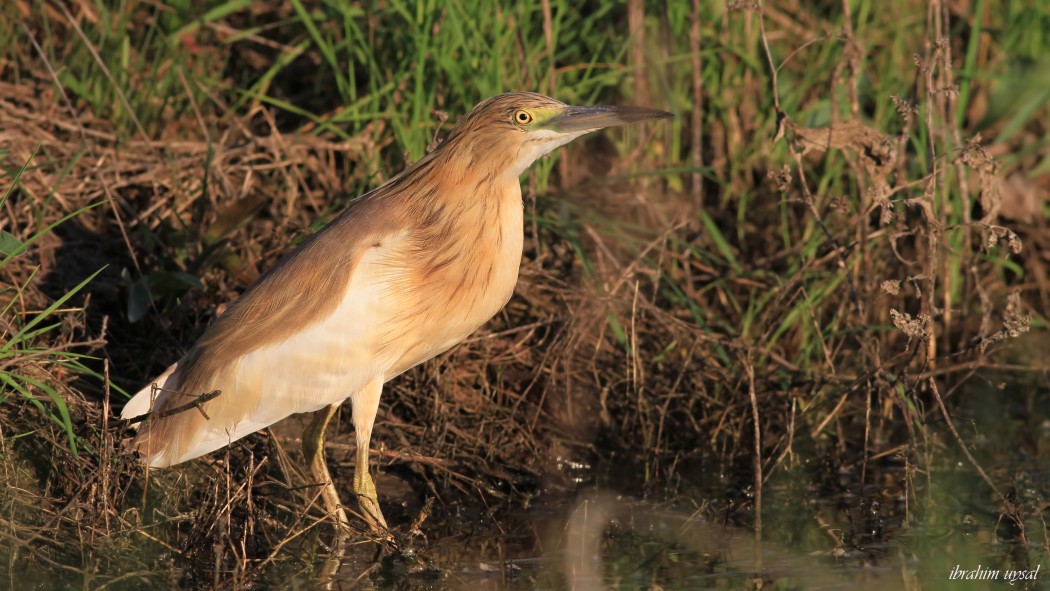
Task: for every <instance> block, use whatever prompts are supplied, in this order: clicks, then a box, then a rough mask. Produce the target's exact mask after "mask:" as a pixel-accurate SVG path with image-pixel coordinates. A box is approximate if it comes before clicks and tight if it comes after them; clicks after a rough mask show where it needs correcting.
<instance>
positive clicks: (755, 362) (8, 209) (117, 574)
mask: <svg viewBox="0 0 1050 591" xmlns="http://www.w3.org/2000/svg"><path fill="white" fill-rule="evenodd" d="M1048 56H1050V9H1048V8H1047V7H1046V6H1045V5H1044V3H1043V2H1041V1H1040V0H1027V1H1026V0H929V1H920V0H842V1H831V0H828V1H816V2H802V1H800V0H784V1H778V2H765V3H762V2H747V1H741V2H719V1H712V0H681V1H678V0H668V1H664V2H655V1H643V0H628V1H626V2H585V3H583V4H582V5H581V4H580V3H576V2H566V1H559V0H542V1H540V2H535V3H495V2H490V1H486V0H451V1H449V2H434V1H426V0H424V1H421V2H402V1H400V0H388V1H375V2H350V1H348V0H290V1H288V2H276V1H262V2H253V1H250V0H228V1H225V2H222V1H209V2H203V3H200V2H190V1H189V0H174V1H171V2H167V3H164V2H159V1H155V0H125V1H116V0H108V1H107V0H76V1H70V2H62V1H43V0H40V1H37V0H14V1H12V2H6V3H4V4H3V7H2V8H0V195H3V201H2V206H0V310H2V315H0V334H2V335H3V343H2V344H0V477H2V478H3V480H4V481H5V482H4V485H3V486H2V490H3V492H0V530H2V534H0V548H3V550H2V551H0V556H3V557H4V560H2V561H0V573H3V575H4V579H5V580H7V581H8V582H9V585H10V586H11V587H12V588H24V587H23V586H22V585H23V584H37V585H38V586H39V587H41V588H50V587H51V586H52V585H53V586H55V587H56V588H57V587H64V586H66V585H75V586H80V587H84V588H102V587H114V588H139V587H141V586H142V585H143V584H149V585H151V586H154V587H164V586H171V587H191V588H196V587H238V586H241V585H244V584H249V583H254V584H266V583H267V582H271V581H282V580H286V579H285V578H283V577H293V578H294V577H295V576H299V575H300V574H301V573H304V572H305V573H309V572H311V571H312V570H313V569H314V568H315V565H314V562H313V560H314V559H313V558H312V556H314V554H316V552H317V550H316V549H317V547H318V545H319V544H320V545H322V546H323V543H324V535H323V531H324V528H323V527H317V524H318V523H319V520H320V515H319V513H318V511H317V510H314V511H313V512H312V513H311V512H308V511H307V510H306V509H305V508H304V507H305V506H306V504H305V503H304V500H309V499H310V489H309V487H306V486H305V481H304V479H303V477H302V475H301V474H300V473H299V471H298V469H297V466H296V457H297V454H298V444H297V442H296V441H295V437H296V435H297V432H296V431H295V430H294V429H293V428H289V427H277V428H275V429H273V430H271V431H268V432H265V433H261V434H258V435H255V436H252V437H250V438H248V439H246V440H244V441H243V442H239V443H238V444H237V445H235V446H233V447H232V448H231V449H229V450H228V451H227V452H225V454H220V453H217V454H213V456H214V457H213V458H212V461H197V462H193V463H191V464H189V465H187V466H185V467H180V468H177V469H173V470H169V471H163V472H159V473H148V474H147V473H145V471H144V470H143V469H142V468H141V467H140V466H139V465H138V464H137V463H136V462H135V461H134V459H133V458H130V457H128V454H127V452H126V451H125V450H124V448H123V446H122V445H121V441H122V439H124V438H126V437H127V435H128V434H127V431H126V427H125V426H124V425H122V424H121V423H120V421H116V420H114V419H113V417H114V416H115V414H117V413H118V412H119V407H120V405H121V404H122V402H123V400H125V397H126V395H127V393H128V392H133V391H135V390H137V389H138V388H140V387H141V386H142V384H144V383H146V382H147V381H148V380H149V379H150V378H151V377H153V376H155V375H156V374H157V373H159V372H160V371H161V370H162V369H163V368H164V367H166V366H167V365H168V364H170V363H171V362H172V361H174V360H175V359H177V358H178V357H179V356H180V354H181V352H182V351H184V350H185V349H186V347H187V346H188V345H190V344H191V343H192V342H193V340H194V339H195V337H196V336H197V335H199V334H200V333H201V331H202V330H203V329H204V328H205V327H206V326H207V325H208V323H209V322H210V321H211V320H212V319H213V318H215V317H216V316H217V315H218V314H220V313H221V312H222V309H223V306H224V305H226V303H228V302H229V301H231V300H233V299H234V298H236V296H237V294H238V293H240V292H241V291H243V289H244V288H245V287H246V286H247V285H249V284H250V283H251V281H252V280H253V279H254V278H255V277H257V276H258V274H259V273H260V272H261V271H264V270H265V269H267V268H268V267H269V266H271V265H272V264H274V263H275V262H276V261H277V260H278V259H279V258H280V256H281V255H282V254H283V253H285V252H287V251H288V250H290V249H291V248H292V247H294V245H295V244H297V243H298V242H299V241H301V240H302V239H303V238H304V237H306V236H308V235H310V233H311V232H313V231H315V230H317V229H318V228H320V227H321V226H322V225H323V224H324V223H325V221H326V220H328V219H331V217H332V216H333V215H334V214H335V213H337V212H338V211H340V210H341V208H343V207H344V206H345V205H346V204H347V203H349V202H350V201H351V200H352V199H353V198H354V196H356V195H359V194H361V193H363V192H364V191H366V190H367V189H368V188H370V187H374V186H376V185H378V184H379V183H381V182H383V181H384V180H386V179H388V178H390V177H391V176H392V175H394V174H396V173H397V172H398V171H399V170H401V169H402V168H403V167H404V166H405V165H406V164H407V163H410V162H412V161H414V160H417V159H419V158H420V157H421V156H422V155H424V154H425V153H426V151H427V150H428V149H430V148H432V147H433V146H434V145H435V144H436V142H439V141H440V140H441V138H442V137H443V136H444V135H445V134H447V132H448V131H449V129H451V127H452V125H453V124H454V123H455V121H456V119H457V117H459V116H461V115H462V114H464V113H466V112H467V111H469V109H470V108H471V107H472V106H473V105H474V104H476V103H477V102H479V101H481V100H483V99H484V98H487V97H489V96H492V95H494V94H497V93H500V92H504V91H509V90H532V91H537V92H541V93H544V94H548V95H551V96H555V97H557V98H559V99H560V100H563V101H565V102H567V103H576V104H597V103H623V104H639V105H646V106H652V107H658V108H663V109H666V110H669V111H672V112H674V113H676V115H677V117H676V118H675V119H674V120H672V121H671V122H669V123H666V124H661V125H652V126H645V127H640V128H637V129H630V130H625V131H617V132H610V133H603V134H600V135H597V136H595V137H590V138H589V139H587V140H585V141H579V142H577V143H575V144H573V145H570V146H568V147H567V148H565V149H562V150H561V151H560V152H559V153H558V154H556V155H555V156H553V157H552V158H550V159H547V160H544V161H542V162H539V163H537V165H536V166H534V167H533V168H532V170H530V172H529V173H528V174H527V175H526V176H525V177H523V181H522V182H523V188H524V189H525V191H524V192H525V195H526V197H525V204H524V205H525V210H526V234H527V236H526V250H525V255H524V257H523V261H522V273H521V280H520V283H519V286H518V290H517V292H516V295H515V297H514V298H513V300H512V301H511V302H510V304H509V305H508V306H507V308H506V309H505V310H504V311H503V312H502V313H501V314H500V315H499V316H498V317H497V318H496V319H494V320H493V321H492V322H490V323H489V324H488V325H486V326H485V327H484V328H483V329H482V330H481V331H479V333H478V334H476V335H475V336H473V337H471V338H470V339H469V340H468V342H467V343H466V344H464V345H462V346H460V347H457V348H455V349H454V350H453V351H451V352H449V353H447V354H445V355H443V356H441V357H440V358H438V359H436V360H434V361H432V362H430V363H427V364H426V365H425V366H423V367H420V368H417V369H416V370H413V371H412V372H410V373H409V374H407V375H406V376H403V377H401V378H399V379H398V380H396V381H395V382H394V383H392V384H391V386H392V387H391V388H390V389H389V390H388V391H387V393H386V395H385V402H384V405H383V408H382V409H381V411H380V417H379V419H378V421H377V431H376V434H375V436H374V440H375V446H376V448H377V449H376V451H375V454H376V456H377V458H376V459H377V460H378V461H379V464H380V468H379V472H380V474H379V482H378V486H379V490H380V496H381V500H383V501H384V502H389V503H390V504H391V508H390V509H389V510H388V513H387V515H388V517H392V520H393V522H395V523H398V524H402V527H405V528H408V526H409V525H410V524H413V523H416V522H417V521H418V520H419V519H420V518H423V517H425V518H427V519H428V521H427V522H426V524H425V525H424V527H423V529H424V530H427V531H428V532H429V534H430V537H431V540H432V541H433V540H434V539H438V540H440V539H442V538H443V537H450V538H454V539H457V540H459V541H460V542H462V543H463V544H464V547H466V548H469V549H468V550H465V551H464V553H463V555H462V557H463V559H464V560H468V561H474V562H476V561H477V560H479V559H489V560H502V559H504V558H507V557H508V556H511V555H514V556H519V557H520V556H529V555H536V554H538V553H539V550H538V549H537V548H538V546H537V543H536V542H535V540H534V538H535V537H536V536H534V535H533V534H532V530H531V529H530V528H531V527H532V526H530V525H528V524H525V525H522V522H521V521H520V520H521V517H520V514H521V513H522V512H523V511H524V510H525V508H527V507H529V506H534V504H535V502H536V499H540V500H542V501H544V504H547V505H549V506H558V505H559V504H564V505H565V506H568V505H569V504H570V503H571V501H572V500H573V499H575V498H576V497H577V495H579V494H580V493H581V491H589V490H594V489H606V488H609V489H613V490H615V491H617V492H619V493H623V494H625V495H626V496H627V497H628V498H631V499H634V500H635V501H636V502H639V503H643V502H644V503H645V506H646V507H652V506H659V507H662V508H670V509H669V510H673V511H682V512H685V514H687V515H697V516H706V517H710V518H712V519H714V520H715V521H721V522H723V523H727V524H735V525H739V526H742V527H745V528H748V529H750V530H751V531H754V532H756V533H757V534H758V536H759V537H760V538H762V537H763V536H764V539H765V540H769V541H773V542H776V543H778V544H782V545H785V546H791V545H794V546H796V547H798V548H804V549H807V550H812V551H815V552H821V553H823V554H822V555H828V556H835V557H837V560H840V561H842V562H843V563H844V564H847V565H850V566H853V567H856V566H858V565H863V566H871V565H875V566H878V565H880V564H883V563H884V562H885V561H887V560H890V559H891V558H892V556H899V555H901V554H906V553H908V552H912V553H918V554H920V555H923V556H925V555H926V554H925V553H929V552H937V551H941V552H942V553H946V556H945V555H942V557H945V560H947V561H952V560H954V562H953V564H954V563H958V562H959V561H958V558H957V555H955V556H952V555H951V552H952V551H953V550H950V549H956V550H957V549H958V547H957V546H956V545H955V544H954V541H955V540H956V538H954V537H950V536H951V534H949V533H945V532H955V533H958V532H960V531H961V532H963V533H974V532H976V535H977V539H979V540H982V541H987V540H988V537H987V536H992V537H994V539H995V540H997V541H999V542H1005V543H1004V544H1002V545H1001V546H996V548H997V550H995V551H994V552H992V554H991V555H992V556H993V557H994V558H995V560H998V561H999V562H1000V563H1002V564H1005V565H1009V566H1013V567H1015V568H1023V567H1030V568H1034V565H1036V564H1039V563H1040V561H1041V560H1042V561H1043V562H1045V560H1044V559H1046V558H1047V557H1050V553H1048V552H1050V551H1048V550H1047V548H1048V547H1050V543H1047V529H1046V525H1045V515H1046V511H1047V507H1048V506H1050V503H1048V502H1047V499H1048V495H1047V490H1048V488H1050V484H1048V480H1047V472H1046V466H1047V465H1048V463H1047V454H1048V453H1050V434H1048V431H1047V425H1050V412H1048V410H1047V409H1048V408H1050V405H1048V395H1050V373H1048V369H1050V362H1048V359H1050V340H1048V338H1047V337H1048V335H1047V332H1046V316H1047V310H1050V278H1048V263H1050V254H1048V253H1050V228H1048V225H1047V221H1048V213H1050V201H1048V194H1050V134H1048V129H1047V127H1048V121H1050V118H1048V116H1050V111H1048V103H1050V58H1048ZM348 418H349V417H348V416H344V417H342V420H341V425H343V426H342V427H341V437H338V438H336V440H335V442H334V443H333V446H332V450H331V453H330V454H329V457H330V458H332V461H333V463H334V464H335V466H334V471H335V473H336V475H337V477H338V475H339V474H342V475H347V474H349V471H350V469H351V465H350V464H349V461H350V458H351V456H350V453H351V451H352V446H351V445H350V444H349V443H348V442H351V441H352V439H350V433H349V424H348V420H347V419H348ZM427 498H433V499H435V503H434V505H433V507H432V508H430V509H427V510H426V511H424V509H423V507H424V506H425V505H424V501H425V499H427ZM813 499H819V500H820V501H819V502H818V501H815V500H813ZM942 507H946V508H947V509H946V510H945V509H941V508H942ZM384 510H387V509H386V508H385V509H384ZM763 515H765V516H766V518H765V521H763ZM559 518H560V517H556V518H555V519H554V520H555V521H557V519H559ZM464 523H467V524H470V527H469V528H468V529H471V531H474V532H475V534H476V535H475V536H474V537H473V538H470V539H469V540H464V538H463V532H464V526H463V524H464ZM417 525H418V524H417ZM516 527H520V528H524V529H525V530H527V531H519V530H517V529H515V528H516ZM554 529H557V528H554ZM923 531H926V532H928V533H930V534H931V535H933V537H932V538H931V539H927V538H923V537H922V536H920V535H919V534H918V533H917V532H923ZM478 532H481V533H478ZM942 534H944V535H948V536H949V538H948V539H950V540H953V543H950V544H947V546H946V545H945V544H944V543H943V540H944V538H943V537H937V536H940V535H942ZM364 536H365V534H364V533H362V537H364ZM457 536H459V537H457ZM982 536H984V537H982ZM627 538H629V539H630V540H631V543H630V544H627V543H624V542H623V540H624V539H625V538H624V537H623V536H621V537H619V538H614V537H601V538H600V543H601V544H603V547H604V548H605V549H606V551H607V552H609V553H612V554H610V555H615V556H618V557H620V558H621V559H619V560H615V561H614V560H610V561H609V564H608V565H607V568H608V571H607V573H606V577H607V578H606V583H608V584H610V585H630V584H634V583H637V581H639V580H641V581H648V582H647V583H646V584H660V585H663V586H664V587H665V588H685V587H686V586H688V584H687V581H690V580H692V579H689V577H690V576H692V573H694V572H707V570H705V569H709V568H713V567H711V566H710V564H712V563H711V562H710V561H709V559H708V558H706V557H705V556H703V555H702V553H699V552H696V551H690V550H689V549H688V544H684V543H683V542H682V541H681V539H676V540H675V541H674V542H673V543H671V542H667V541H666V540H663V539H662V538H658V539H657V540H656V541H655V542H653V540H650V539H648V538H640V537H637V536H636V537H631V536H627ZM529 540H532V541H531V542H530V541H529ZM661 540H662V541H661ZM468 542H469V543H468ZM643 542H644V543H643ZM649 542H653V543H654V544H655V548H657V550H653V546H650V545H646V544H647V543H649ZM683 544H684V546H685V548H684V549H683ZM669 548H674V552H671V551H670V550H669ZM887 548H889V549H890V550H887ZM946 548H948V549H949V550H946ZM976 556H977V557H978V558H975V559H974V561H975V563H976V562H977V561H979V558H980V557H981V556H986V555H985V554H981V553H978V554H977V555H976ZM636 559H637V560H636ZM445 560H446V562H448V563H455V562H456V561H457V558H449V557H446V559H445ZM931 562H932V563H933V564H936V565H938V566H936V567H927V566H925V565H922V566H918V567H914V569H915V570H918V571H920V572H921V571H922V570H923V569H924V568H931V569H933V570H936V568H940V566H939V565H940V563H937V562H933V561H931ZM947 563H948V562H945V564H947ZM360 564H361V565H362V567H361V570H362V571H363V572H364V573H365V574H364V575H361V576H362V577H363V579H369V580H372V579H374V578H375V577H379V576H387V575H382V574H381V573H384V572H387V571H385V570H384V569H377V568H372V567H371V566H368V565H369V562H368V560H366V559H361V562H360ZM398 572H399V571H396V569H395V574H394V575H391V576H394V577H395V578H396V577H400V576H402V575H404V573H403V572H400V574H398ZM377 573H379V574H377ZM500 573H501V574H500V577H501V579H500V580H501V581H503V582H504V583H507V577H508V575H507V572H506V571H505V570H504V569H500ZM405 576H407V575H405ZM552 576H555V577H557V576H568V575H552ZM766 576H769V577H772V576H773V575H768V574H767V575H766ZM900 576H905V575H903V574H902V575H900ZM610 577H611V578H610ZM617 577H619V578H617ZM774 578H775V577H774ZM942 578H943V577H942ZM933 579H934V578H933V577H931V578H930V579H929V580H933ZM557 580H563V579H557ZM731 580H734V581H735V582H736V583H741V580H739V579H731ZM747 580H748V581H750V579H747ZM918 580H919V581H920V583H916V582H915V580H911V579H909V581H911V584H912V585H916V584H918V585H920V586H921V585H922V583H921V581H922V580H923V579H922V578H921V577H919V579H918ZM895 581H896V580H895ZM16 582H17V583H19V584H18V585H16V584H15V583H16ZM508 584H509V583H508ZM741 584H742V583H741ZM524 588H527V587H524ZM912 588H919V587H914V586H913V587H912Z"/></svg>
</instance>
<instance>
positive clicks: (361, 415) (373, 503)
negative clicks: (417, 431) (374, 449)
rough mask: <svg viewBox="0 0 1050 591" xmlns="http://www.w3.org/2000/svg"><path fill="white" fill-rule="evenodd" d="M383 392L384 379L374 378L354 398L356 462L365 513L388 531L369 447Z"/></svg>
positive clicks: (357, 486)
mask: <svg viewBox="0 0 1050 591" xmlns="http://www.w3.org/2000/svg"><path fill="white" fill-rule="evenodd" d="M382 393H383V380H382V379H375V380H372V381H371V382H370V383H369V384H368V385H366V386H365V387H364V388H362V389H361V391H360V392H358V393H357V394H355V395H354V396H353V398H352V400H353V407H354V435H355V436H356V437H357V461H356V462H355V463H354V494H356V495H357V503H358V506H359V507H360V508H361V515H362V516H364V518H365V519H366V520H367V521H368V524H369V525H371V526H372V529H373V530H375V531H376V532H378V533H381V534H386V533H387V530H388V528H387V525H386V519H384V518H383V512H382V511H381V510H380V509H379V497H378V495H377V494H376V485H375V484H374V483H373V482H372V475H371V474H370V473H369V469H368V447H369V443H370V441H371V439H372V424H373V423H375V420H376V413H377V412H379V396H380V395H381V394H382Z"/></svg>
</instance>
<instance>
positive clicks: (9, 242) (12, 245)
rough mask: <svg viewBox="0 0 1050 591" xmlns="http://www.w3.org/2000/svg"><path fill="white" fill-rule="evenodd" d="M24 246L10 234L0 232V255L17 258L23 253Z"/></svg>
mask: <svg viewBox="0 0 1050 591" xmlns="http://www.w3.org/2000/svg"><path fill="white" fill-rule="evenodd" d="M25 250H26V245H25V243H24V242H22V241H21V240H19V239H18V237H17V236H15V235H14V234H11V233H10V232H5V231H3V230H0V253H3V254H5V255H9V256H18V255H20V254H22V253H23V252H25Z"/></svg>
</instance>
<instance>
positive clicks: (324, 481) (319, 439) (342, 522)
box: [303, 404, 350, 548]
mask: <svg viewBox="0 0 1050 591" xmlns="http://www.w3.org/2000/svg"><path fill="white" fill-rule="evenodd" d="M338 409H339V404H330V405H328V406H326V407H324V408H322V409H321V410H319V411H317V412H315V413H314V417H313V420H312V421H310V425H309V426H308V427H306V430H305V431H303V455H304V456H306V462H307V465H309V466H310V474H311V476H312V477H313V480H314V482H317V483H320V484H321V487H322V488H321V502H323V503H324V509H325V512H326V513H328V516H329V517H331V518H332V519H334V520H335V523H336V530H337V538H336V547H337V548H339V547H341V546H342V541H343V539H344V538H345V537H346V535H347V533H349V531H350V520H349V519H347V517H346V510H345V509H343V504H342V502H340V500H339V490H338V489H337V488H336V487H335V484H334V483H333V482H332V476H331V475H330V474H329V473H328V464H327V463H326V462H325V459H324V430H325V428H326V427H328V423H329V421H331V420H332V417H333V416H335V411H337V410H338Z"/></svg>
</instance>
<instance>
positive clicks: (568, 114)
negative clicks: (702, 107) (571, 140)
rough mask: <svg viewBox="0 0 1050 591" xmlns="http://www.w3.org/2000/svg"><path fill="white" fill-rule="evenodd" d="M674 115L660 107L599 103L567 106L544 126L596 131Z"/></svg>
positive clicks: (573, 131) (566, 130)
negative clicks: (619, 105) (650, 107)
mask: <svg viewBox="0 0 1050 591" xmlns="http://www.w3.org/2000/svg"><path fill="white" fill-rule="evenodd" d="M668 117H674V115H672V114H670V113H668V112H666V111H660V110H658V109H646V108H645V107H615V106H607V105H599V106H595V107H565V108H564V109H562V111H561V112H560V113H558V114H557V115H555V116H554V117H552V118H550V119H549V120H548V121H547V122H546V124H545V125H544V127H546V128H547V129H550V130H551V131H556V132H558V133H577V132H581V131H594V130H597V129H602V128H605V127H615V126H617V125H627V124H628V123H637V122H638V121H649V120H653V119H667V118H668Z"/></svg>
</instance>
